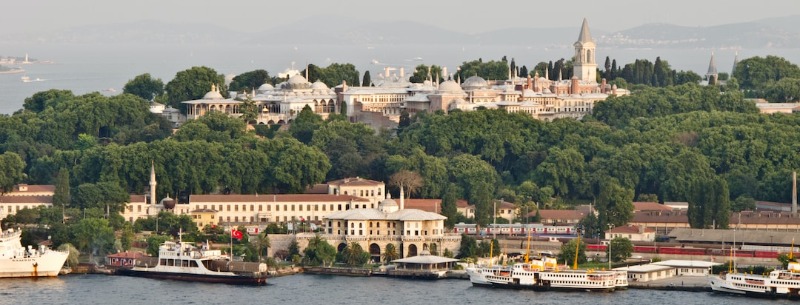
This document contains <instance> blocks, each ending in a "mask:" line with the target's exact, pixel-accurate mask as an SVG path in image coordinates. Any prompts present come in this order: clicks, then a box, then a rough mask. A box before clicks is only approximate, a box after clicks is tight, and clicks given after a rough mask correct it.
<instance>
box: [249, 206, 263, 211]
mask: <svg viewBox="0 0 800 305" xmlns="http://www.w3.org/2000/svg"><path fill="white" fill-rule="evenodd" d="M255 210H256V209H255V206H253V205H252V204H251V205H250V212H253V211H255ZM258 210H259V211H261V207H260V206H259V207H258Z"/></svg>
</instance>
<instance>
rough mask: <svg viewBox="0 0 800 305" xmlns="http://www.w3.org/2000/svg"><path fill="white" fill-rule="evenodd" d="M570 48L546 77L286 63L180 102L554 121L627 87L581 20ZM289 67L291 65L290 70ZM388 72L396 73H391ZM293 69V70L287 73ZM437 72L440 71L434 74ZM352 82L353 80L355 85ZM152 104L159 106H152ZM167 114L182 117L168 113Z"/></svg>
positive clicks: (384, 123)
mask: <svg viewBox="0 0 800 305" xmlns="http://www.w3.org/2000/svg"><path fill="white" fill-rule="evenodd" d="M573 46H574V47H575V54H574V64H573V76H572V78H571V79H562V77H561V75H559V77H558V79H557V80H550V79H549V75H539V74H538V73H535V74H534V75H533V76H518V75H516V71H513V69H511V67H509V75H508V76H509V77H508V79H507V80H501V81H487V80H486V79H483V78H481V77H480V76H477V75H476V76H471V77H468V78H466V79H465V80H463V82H462V80H461V79H460V78H459V79H456V80H453V79H452V77H451V75H448V74H447V68H446V67H444V68H443V69H442V72H443V74H445V75H444V76H445V78H450V80H447V81H444V82H441V83H439V82H434V81H432V79H433V78H429V79H428V80H426V81H425V82H423V83H411V82H409V81H408V78H407V77H406V75H405V71H404V68H399V70H398V69H395V68H390V67H386V68H385V69H384V71H383V73H381V74H380V75H378V76H377V77H376V80H375V81H374V86H369V85H370V84H364V85H365V86H348V84H347V83H345V82H342V84H341V85H338V86H336V87H335V88H329V87H328V86H327V85H325V84H324V83H322V82H320V81H316V82H314V83H311V82H309V81H308V77H307V75H306V76H305V77H304V76H303V75H300V74H299V72H298V71H296V70H291V72H287V73H285V75H284V76H287V77H288V80H287V81H285V82H282V83H280V84H277V85H275V86H273V85H271V84H264V85H262V86H261V87H259V88H258V89H257V90H253V91H251V92H249V93H233V94H231V96H233V97H232V98H228V99H225V98H223V96H222V94H221V93H220V92H219V90H218V89H217V88H215V87H212V88H211V91H209V92H208V93H207V94H206V95H205V96H204V97H203V98H202V99H198V100H192V101H185V102H183V103H184V104H186V105H187V113H186V115H185V118H186V119H195V118H197V117H199V116H202V115H204V114H206V113H208V112H209V111H220V112H225V113H228V114H230V115H232V116H241V111H240V108H239V107H240V105H241V104H242V101H243V100H246V99H250V100H252V101H254V102H255V104H256V106H257V107H258V115H257V117H256V119H255V121H256V123H257V124H270V125H271V124H285V123H291V122H292V120H293V119H294V118H295V117H296V116H297V114H299V112H300V111H301V110H302V109H303V108H304V107H305V106H308V107H310V108H311V109H312V110H313V111H314V112H315V113H317V114H319V115H321V116H322V117H323V118H326V117H327V116H328V115H329V114H332V113H337V114H344V115H346V116H347V117H348V118H350V120H351V121H354V122H364V123H367V124H369V125H371V126H373V127H375V128H380V127H388V128H392V127H395V126H396V125H397V123H398V122H399V120H400V114H401V113H402V112H403V111H406V112H408V113H409V114H411V115H413V114H415V113H417V112H423V111H426V112H435V111H444V112H448V111H451V110H456V109H458V110H461V111H472V110H476V109H479V108H488V109H505V110H506V111H507V112H510V113H515V112H522V113H525V114H528V115H530V116H531V117H533V118H536V119H541V120H545V121H552V120H554V119H558V118H575V119H580V118H582V117H583V116H584V115H586V114H589V113H591V112H592V109H593V108H594V104H595V103H596V102H597V101H601V100H605V99H606V98H607V97H608V96H609V95H614V94H615V95H625V94H628V91H626V90H624V89H617V88H616V87H615V86H612V85H608V84H606V82H605V80H601V81H600V83H598V80H597V61H596V58H595V57H596V52H595V49H596V45H595V42H594V40H593V39H592V36H591V33H590V31H589V25H588V22H587V21H586V20H585V19H584V20H583V24H582V26H581V30H580V33H579V35H578V40H577V41H576V42H575V43H574V45H573ZM287 71H289V70H287ZM393 71H397V72H399V74H394V73H392V72H393ZM292 72H293V73H292ZM436 79H438V77H436ZM353 85H355V84H353ZM156 109H160V108H158V107H156ZM165 115H169V116H170V118H171V120H172V121H173V122H175V123H180V122H181V120H182V119H181V118H176V117H175V116H174V113H173V112H168V113H167V114H165Z"/></svg>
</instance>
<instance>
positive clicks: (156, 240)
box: [147, 235, 170, 256]
mask: <svg viewBox="0 0 800 305" xmlns="http://www.w3.org/2000/svg"><path fill="white" fill-rule="evenodd" d="M168 240H170V237H169V236H167V235H150V237H148V238H147V254H148V255H150V256H158V247H160V246H161V245H162V244H163V243H165V242H166V241H168Z"/></svg>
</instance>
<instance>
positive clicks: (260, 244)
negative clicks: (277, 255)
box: [255, 232, 270, 262]
mask: <svg viewBox="0 0 800 305" xmlns="http://www.w3.org/2000/svg"><path fill="white" fill-rule="evenodd" d="M255 246H256V252H257V253H258V261H259V262H261V261H262V258H264V257H267V253H268V251H269V247H270V240H269V235H267V232H261V233H260V234H258V238H256V240H255Z"/></svg>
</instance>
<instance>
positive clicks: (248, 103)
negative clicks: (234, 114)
mask: <svg viewBox="0 0 800 305" xmlns="http://www.w3.org/2000/svg"><path fill="white" fill-rule="evenodd" d="M239 112H240V113H241V114H242V116H241V119H242V121H245V122H246V123H248V124H255V122H256V119H258V105H256V102H255V101H253V100H252V99H249V98H247V99H245V100H244V101H242V104H240V105H239Z"/></svg>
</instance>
